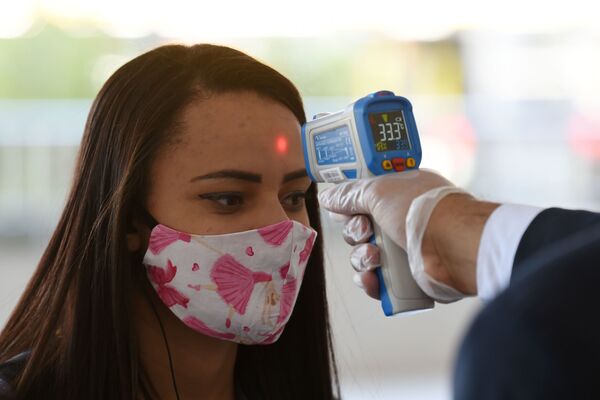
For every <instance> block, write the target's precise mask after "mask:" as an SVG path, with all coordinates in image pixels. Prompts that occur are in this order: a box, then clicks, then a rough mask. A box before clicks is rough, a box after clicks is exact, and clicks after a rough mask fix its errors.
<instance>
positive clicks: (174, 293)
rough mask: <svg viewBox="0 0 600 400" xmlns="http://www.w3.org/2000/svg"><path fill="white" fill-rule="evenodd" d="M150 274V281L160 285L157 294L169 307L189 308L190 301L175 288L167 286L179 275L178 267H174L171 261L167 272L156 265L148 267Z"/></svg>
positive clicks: (168, 262)
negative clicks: (176, 305)
mask: <svg viewBox="0 0 600 400" xmlns="http://www.w3.org/2000/svg"><path fill="white" fill-rule="evenodd" d="M148 274H149V275H150V280H151V281H152V282H154V283H155V284H156V285H158V289H156V292H157V293H158V296H159V297H160V299H161V300H162V301H163V303H165V304H166V305H167V307H173V306H174V305H175V304H179V305H180V306H182V307H184V308H187V304H188V302H189V301H190V299H188V298H187V297H185V296H184V295H182V294H181V293H179V291H178V290H177V289H175V288H174V287H172V286H170V285H167V283H169V282H171V281H172V280H173V278H175V275H176V274H177V266H175V265H173V263H172V262H171V260H168V261H167V269H166V270H165V269H163V268H159V267H156V266H154V265H148Z"/></svg>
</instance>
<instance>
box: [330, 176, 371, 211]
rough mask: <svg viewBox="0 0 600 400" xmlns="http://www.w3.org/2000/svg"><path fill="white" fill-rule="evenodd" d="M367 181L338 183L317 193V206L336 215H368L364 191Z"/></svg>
mask: <svg viewBox="0 0 600 400" xmlns="http://www.w3.org/2000/svg"><path fill="white" fill-rule="evenodd" d="M368 181H369V180H359V181H350V182H344V183H340V184H338V185H335V186H331V187H328V188H326V189H323V190H322V191H320V192H319V204H320V205H321V207H323V208H325V209H326V210H329V211H333V212H335V213H338V214H369V207H368V203H367V199H365V197H366V196H364V195H363V194H364V191H365V189H366V188H367V187H368V185H369V184H370V183H369V182H368Z"/></svg>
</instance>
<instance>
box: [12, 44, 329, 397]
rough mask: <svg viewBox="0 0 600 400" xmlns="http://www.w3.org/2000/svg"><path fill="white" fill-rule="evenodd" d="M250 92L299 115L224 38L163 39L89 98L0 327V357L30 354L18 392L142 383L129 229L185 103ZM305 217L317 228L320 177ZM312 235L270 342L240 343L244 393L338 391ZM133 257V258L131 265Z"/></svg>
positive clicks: (98, 393)
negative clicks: (62, 186)
mask: <svg viewBox="0 0 600 400" xmlns="http://www.w3.org/2000/svg"><path fill="white" fill-rule="evenodd" d="M235 91H252V92H255V93H258V94H259V95H262V96H266V97H267V98H270V99H273V100H275V101H277V102H279V103H281V104H283V105H284V106H286V107H287V108H289V109H290V110H291V111H292V112H293V113H294V115H295V116H296V118H297V119H298V121H299V122H300V123H304V122H305V115H304V109H303V105H302V100H301V97H300V95H299V93H298V91H297V89H296V88H295V87H294V85H293V84H292V83H291V82H290V81H289V80H288V79H286V78H285V77H284V76H282V75H281V74H279V73H278V72H277V71H275V70H274V69H272V68H270V67H268V66H266V65H264V64H262V63H260V62H259V61H257V60H255V59H254V58H252V57H250V56H248V55H246V54H244V53H242V52H239V51H237V50H233V49H231V48H228V47H222V46H214V45H195V46H190V47H188V46H181V45H168V46H162V47H159V48H156V49H154V50H152V51H149V52H147V53H145V54H143V55H141V56H139V57H137V58H135V59H133V60H132V61H130V62H128V63H127V64H125V65H123V66H122V67H121V68H119V70H117V71H116V72H115V73H114V74H113V75H112V76H111V77H110V78H109V79H108V81H107V82H106V83H105V84H104V86H103V87H102V89H101V90H100V92H99V94H98V96H97V97H96V99H95V101H94V103H93V105H92V108H91V110H90V114H89V116H88V120H87V123H86V127H85V133H84V135H83V140H82V143H81V148H80V150H79V158H78V162H77V164H76V170H75V177H74V181H73V186H72V189H71V192H70V194H69V197H68V200H67V203H66V206H65V208H64V211H63V213H62V216H61V218H60V221H59V222H58V226H57V228H56V230H55V232H54V234H53V235H52V238H51V239H50V242H49V244H48V247H47V248H46V250H45V252H44V254H43V256H42V258H41V260H40V263H39V265H38V267H37V270H36V272H35V274H34V275H33V277H32V278H31V280H30V281H29V284H28V286H27V288H26V290H25V292H24V293H23V295H22V297H21V299H20V301H19V303H18V305H17V307H16V308H15V310H14V311H13V313H12V315H11V317H10V319H9V320H8V322H7V324H6V326H5V328H4V330H3V331H2V334H1V335H0V362H3V361H6V360H8V359H10V358H11V357H13V356H15V355H16V354H18V353H20V352H23V351H27V350H30V351H31V353H30V355H29V357H28V360H27V362H26V363H25V365H24V367H23V369H22V371H21V372H20V373H19V375H18V377H17V378H16V380H15V382H14V384H15V386H16V388H17V395H18V398H24V399H29V398H32V399H33V398H43V399H51V398H60V399H61V400H62V399H67V400H75V399H78V400H79V399H87V400H95V399H98V400H100V399H102V400H104V399H135V398H136V396H139V393H140V387H141V385H142V383H141V382H142V381H143V379H142V377H141V375H142V373H141V366H140V365H139V361H138V354H137V351H138V349H137V342H136V337H135V334H134V329H133V326H132V322H131V320H132V318H131V313H132V304H131V299H130V294H131V292H132V289H133V287H134V285H135V284H136V282H139V279H142V277H143V276H144V274H143V272H140V271H143V268H142V265H141V257H140V255H139V254H131V253H130V252H129V251H128V250H127V245H126V234H127V232H128V230H130V229H131V221H132V218H133V216H134V215H135V214H136V213H137V212H139V210H138V209H139V204H140V202H141V201H143V197H144V196H145V190H146V189H145V188H146V187H147V186H148V179H149V178H148V176H147V171H149V170H150V168H149V167H150V163H151V162H152V160H153V157H154V156H155V154H156V153H157V151H158V149H159V148H160V146H163V145H165V144H166V143H168V142H169V141H171V140H174V138H175V137H176V131H177V119H178V114H179V113H180V112H181V110H182V109H183V108H184V107H185V106H186V105H187V104H189V103H190V102H192V101H194V100H196V99H198V98H200V97H201V95H200V94H202V93H204V94H206V93H209V94H210V93H223V92H235ZM306 202H307V207H308V212H309V218H310V223H311V225H312V227H313V228H314V229H316V230H317V231H319V232H321V224H320V220H319V210H318V202H317V200H316V187H315V186H314V184H313V185H312V186H311V188H310V189H309V193H308V195H307V199H306ZM321 237H322V235H318V237H317V242H316V243H315V246H314V250H313V253H312V255H311V258H310V262H309V265H308V267H307V270H306V273H305V278H304V282H303V284H302V288H301V291H300V294H299V297H298V301H297V303H296V307H295V310H294V312H293V314H292V317H291V319H290V321H289V323H288V325H287V328H286V329H285V331H284V333H283V335H282V336H281V338H280V339H279V341H277V342H276V343H275V344H273V345H268V346H240V347H239V350H238V356H237V360H236V367H235V379H236V382H237V383H238V385H240V387H241V388H242V391H243V392H244V393H245V394H246V396H248V398H249V399H331V398H334V397H336V396H337V395H339V384H338V380H337V372H336V368H335V359H334V354H333V350H332V341H331V334H330V329H329V319H328V311H327V299H326V296H325V278H324V268H323V266H324V262H323V253H322V242H321ZM132 265H133V268H132Z"/></svg>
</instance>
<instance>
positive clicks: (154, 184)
mask: <svg viewBox="0 0 600 400" xmlns="http://www.w3.org/2000/svg"><path fill="white" fill-rule="evenodd" d="M181 122H182V124H183V126H182V129H181V130H182V132H181V133H180V134H179V136H177V142H176V143H175V144H170V145H167V146H165V147H164V149H163V150H162V151H161V152H159V154H158V156H157V158H156V160H155V161H154V163H153V165H152V168H151V171H150V174H151V179H150V181H151V185H150V191H149V195H148V198H147V202H146V207H147V209H148V211H149V212H150V213H151V214H152V216H153V217H154V218H155V219H156V220H157V221H158V222H159V223H161V224H164V225H166V226H168V227H171V228H173V229H176V230H179V231H183V232H188V233H195V234H223V233H231V232H239V231H244V230H249V229H255V228H259V227H263V226H266V225H270V224H273V223H276V222H279V221H282V220H284V219H288V218H289V219H294V220H296V221H299V222H301V223H303V224H305V225H308V224H309V222H308V214H307V210H306V206H305V204H304V194H305V192H306V190H307V189H308V187H309V185H310V180H309V179H308V177H307V176H306V172H305V169H304V160H303V156H302V148H301V140H300V125H299V123H298V120H297V119H296V117H295V116H294V114H293V113H292V112H291V111H290V110H288V109H287V108H286V107H285V106H283V105H280V104H279V103H277V102H275V101H273V100H270V99H268V98H265V97H261V96H259V95H258V94H254V93H251V92H238V93H226V94H217V95H213V96H211V97H210V98H209V99H207V100H201V101H197V102H194V103H192V104H191V105H189V106H188V107H187V108H186V109H185V110H184V113H183V117H182V121H181Z"/></svg>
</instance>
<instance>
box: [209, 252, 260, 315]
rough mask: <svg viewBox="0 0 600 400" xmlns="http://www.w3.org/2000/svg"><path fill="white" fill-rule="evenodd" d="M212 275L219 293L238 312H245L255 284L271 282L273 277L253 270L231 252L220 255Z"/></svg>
mask: <svg viewBox="0 0 600 400" xmlns="http://www.w3.org/2000/svg"><path fill="white" fill-rule="evenodd" d="M210 277H211V279H212V280H213V282H214V283H215V284H216V285H217V293H218V294H219V296H221V298H222V299H223V301H225V303H227V304H230V305H231V306H232V307H233V308H234V309H235V310H236V311H237V312H238V313H240V314H245V313H246V306H247V305H248V300H250V296H251V295H252V290H253V289H254V285H255V284H257V283H259V282H269V281H271V279H272V277H271V275H269V274H266V273H264V272H252V271H250V270H249V269H248V268H246V267H244V266H243V265H242V264H240V263H239V262H237V261H236V259H235V258H233V257H232V256H231V255H230V254H225V255H224V256H222V257H220V258H219V259H218V260H217V261H216V262H215V264H214V265H213V268H212V271H211V272H210Z"/></svg>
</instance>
